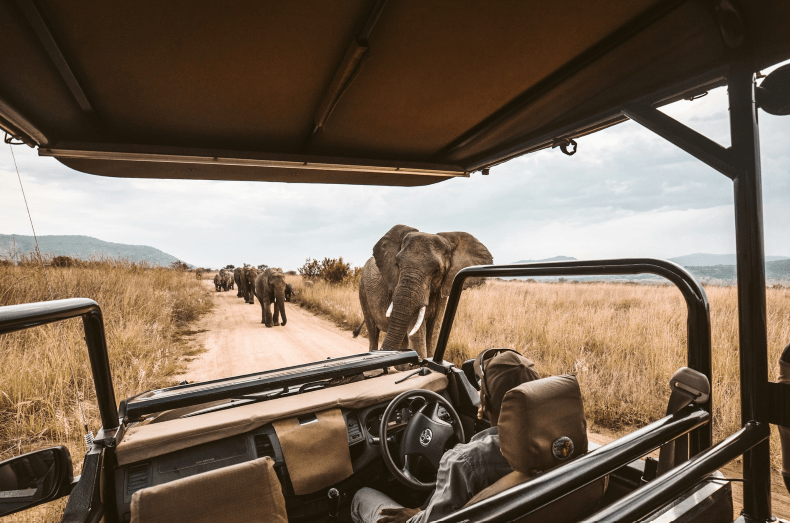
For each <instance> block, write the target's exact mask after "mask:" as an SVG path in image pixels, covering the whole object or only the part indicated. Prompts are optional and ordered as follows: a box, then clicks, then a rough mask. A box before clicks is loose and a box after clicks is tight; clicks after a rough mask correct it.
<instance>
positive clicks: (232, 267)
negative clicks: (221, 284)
mask: <svg viewBox="0 0 790 523" xmlns="http://www.w3.org/2000/svg"><path fill="white" fill-rule="evenodd" d="M225 268H226V269H235V268H236V266H235V265H231V264H230V263H229V264H227V265H226V266H225Z"/></svg>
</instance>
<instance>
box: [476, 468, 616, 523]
mask: <svg viewBox="0 0 790 523" xmlns="http://www.w3.org/2000/svg"><path fill="white" fill-rule="evenodd" d="M534 477H535V476H529V475H527V474H524V473H523V472H518V471H514V472H511V473H510V474H508V475H507V476H505V477H503V478H501V479H500V480H499V481H497V482H496V483H494V484H493V485H491V486H489V487H488V488H486V489H484V490H482V491H480V492H479V493H478V494H477V495H476V496H475V497H473V498H472V499H471V500H469V503H467V504H466V506H469V505H473V504H475V503H477V502H478V501H482V500H484V499H488V498H490V497H491V496H494V495H496V494H499V493H500V492H504V491H505V490H507V489H509V488H512V487H515V486H516V485H520V484H522V483H526V482H527V481H529V480H531V479H532V478H534ZM608 483H609V478H608V477H604V478H601V479H599V480H597V481H594V482H592V483H590V484H589V485H587V486H586V487H584V488H581V489H579V490H577V491H576V492H572V493H570V494H568V495H567V496H565V497H563V498H560V499H558V500H557V501H555V502H553V503H551V504H549V505H547V506H545V507H543V508H542V509H540V510H538V511H537V512H533V513H532V514H530V515H528V516H524V517H523V518H521V519H517V520H515V521H516V522H517V523H543V522H547V521H551V522H552V523H563V522H570V521H578V520H579V519H580V518H581V517H583V516H584V515H585V514H588V513H590V512H592V511H593V509H595V507H596V505H597V504H598V502H599V501H600V500H601V498H603V495H604V492H606V487H607V485H608Z"/></svg>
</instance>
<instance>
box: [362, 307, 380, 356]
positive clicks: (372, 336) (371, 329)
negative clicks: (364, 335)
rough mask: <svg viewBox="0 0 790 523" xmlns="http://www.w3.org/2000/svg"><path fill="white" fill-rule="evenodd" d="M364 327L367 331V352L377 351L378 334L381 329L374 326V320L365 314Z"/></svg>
mask: <svg viewBox="0 0 790 523" xmlns="http://www.w3.org/2000/svg"><path fill="white" fill-rule="evenodd" d="M364 316H365V327H366V328H367V329H368V351H369V352H373V351H374V350H379V334H380V333H381V329H379V326H378V325H376V322H375V320H374V319H373V317H372V316H371V315H370V314H365V315H364Z"/></svg>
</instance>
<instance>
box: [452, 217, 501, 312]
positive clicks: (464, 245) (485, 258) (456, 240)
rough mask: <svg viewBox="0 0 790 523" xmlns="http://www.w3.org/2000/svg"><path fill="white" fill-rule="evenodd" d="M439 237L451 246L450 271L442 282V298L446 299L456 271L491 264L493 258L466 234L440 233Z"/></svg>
mask: <svg viewBox="0 0 790 523" xmlns="http://www.w3.org/2000/svg"><path fill="white" fill-rule="evenodd" d="M439 236H441V237H442V238H444V239H445V240H447V241H448V242H449V243H450V245H451V246H452V257H451V258H450V269H449V270H448V271H447V274H445V275H444V279H443V280H442V298H446V297H448V296H449V295H450V289H451V288H452V286H453V278H455V275H456V274H458V271H460V270H461V269H463V268H464V267H470V266H472V265H489V264H492V263H494V257H493V256H491V253H490V252H488V249H487V248H486V246H485V245H483V244H482V243H480V241H479V240H478V239H477V238H475V237H474V236H472V235H471V234H469V233H468V232H440V233H439Z"/></svg>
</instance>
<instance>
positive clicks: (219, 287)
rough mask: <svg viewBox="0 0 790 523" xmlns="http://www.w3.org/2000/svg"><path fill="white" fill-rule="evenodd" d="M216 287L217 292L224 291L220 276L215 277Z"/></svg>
mask: <svg viewBox="0 0 790 523" xmlns="http://www.w3.org/2000/svg"><path fill="white" fill-rule="evenodd" d="M214 287H215V288H216V290H217V292H219V291H220V290H222V278H220V276H219V274H215V275H214Z"/></svg>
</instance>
